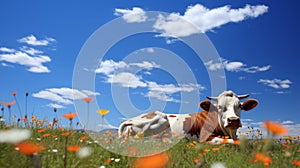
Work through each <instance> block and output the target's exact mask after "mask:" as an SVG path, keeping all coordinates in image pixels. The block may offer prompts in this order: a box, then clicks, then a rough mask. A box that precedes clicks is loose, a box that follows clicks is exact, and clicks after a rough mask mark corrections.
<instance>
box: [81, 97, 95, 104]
mask: <svg viewBox="0 0 300 168" xmlns="http://www.w3.org/2000/svg"><path fill="white" fill-rule="evenodd" d="M82 100H83V101H85V102H87V103H90V102H92V101H93V100H94V99H93V98H91V97H86V98H83V99H82Z"/></svg>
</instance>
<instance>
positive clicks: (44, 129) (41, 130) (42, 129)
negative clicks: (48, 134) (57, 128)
mask: <svg viewBox="0 0 300 168" xmlns="http://www.w3.org/2000/svg"><path fill="white" fill-rule="evenodd" d="M45 131H46V128H41V129H39V130H37V132H39V133H41V132H45Z"/></svg>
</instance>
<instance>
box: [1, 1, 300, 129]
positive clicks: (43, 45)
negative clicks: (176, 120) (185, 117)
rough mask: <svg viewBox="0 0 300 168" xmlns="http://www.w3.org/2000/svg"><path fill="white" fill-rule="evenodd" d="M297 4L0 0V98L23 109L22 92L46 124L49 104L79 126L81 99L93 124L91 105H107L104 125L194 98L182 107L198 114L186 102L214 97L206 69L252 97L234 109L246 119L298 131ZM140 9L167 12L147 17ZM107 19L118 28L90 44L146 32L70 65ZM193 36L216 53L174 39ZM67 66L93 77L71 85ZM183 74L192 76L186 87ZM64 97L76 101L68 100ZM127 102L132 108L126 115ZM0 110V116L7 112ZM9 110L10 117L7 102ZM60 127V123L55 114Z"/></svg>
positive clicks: (256, 124)
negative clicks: (136, 28)
mask: <svg viewBox="0 0 300 168" xmlns="http://www.w3.org/2000/svg"><path fill="white" fill-rule="evenodd" d="M296 3H297V2H293V3H288V2H284V3H283V2H273V1H272V2H270V1H239V2H236V1H175V2H174V1H164V2H159V3H153V2H150V1H142V2H141V1H107V2H100V1H89V2H88V3H87V2H83V1H76V2H74V1H64V2H60V1H51V2H50V1H48V2H37V1H26V2H22V1H9V2H8V1H7V2H1V5H0V17H1V27H0V72H1V77H2V78H1V87H0V101H1V102H9V101H12V100H14V97H13V96H12V95H11V92H14V91H16V92H18V94H17V99H18V102H19V105H20V107H21V112H22V113H23V114H25V93H26V92H28V93H29V97H28V107H27V111H28V114H30V115H31V114H32V113H34V115H36V116H38V117H39V118H47V119H49V120H52V117H54V116H55V115H54V113H53V107H57V108H58V112H57V113H58V115H59V117H60V116H61V114H62V113H68V112H69V111H71V112H75V111H78V113H79V117H80V119H81V121H82V122H84V121H85V120H86V119H85V117H86V111H85V109H86V107H87V106H86V103H85V102H83V101H82V100H81V99H82V98H84V97H94V98H95V101H94V102H92V103H91V104H90V106H91V108H90V116H91V118H92V119H91V120H90V122H91V125H93V128H97V127H99V126H98V124H99V123H101V120H100V119H101V118H100V116H97V114H96V113H95V111H96V109H99V108H103V109H109V110H110V113H109V114H108V115H107V116H106V119H107V122H108V123H109V124H110V125H113V126H118V125H119V123H120V119H121V118H126V117H131V116H134V115H137V114H139V113H142V112H146V111H149V110H150V111H151V110H154V109H158V110H164V111H165V112H167V113H176V112H179V111H180V110H179V108H180V107H181V105H182V106H184V107H187V106H189V104H191V103H193V105H195V106H196V109H195V108H194V106H193V105H191V106H189V107H191V111H184V112H185V113H190V112H195V111H196V110H200V109H197V104H195V103H194V102H195V101H196V102H200V101H202V100H204V99H205V96H207V95H208V96H217V95H211V94H212V85H211V79H210V76H209V74H215V73H216V72H218V71H220V72H223V71H224V73H225V74H224V76H218V78H220V80H221V81H225V82H226V83H225V84H226V89H227V90H233V91H234V92H236V93H237V94H247V93H249V94H251V96H250V97H251V98H255V99H257V100H259V102H260V104H259V105H258V106H257V107H256V108H255V109H253V110H252V111H250V112H244V113H242V118H244V119H245V122H244V123H245V124H247V125H250V126H254V127H261V122H263V121H265V120H273V121H277V122H280V123H283V124H285V125H286V126H288V127H289V128H290V132H291V133H292V134H299V128H300V123H299V120H298V118H299V117H300V116H299V113H298V112H297V111H296V110H295V109H297V107H296V106H297V104H299V103H300V102H299V98H298V97H299V94H300V92H299V84H298V83H299V77H298V76H297V72H298V67H299V65H298V64H299V63H298V58H297V55H298V52H297V51H298V50H297V49H298V46H299V39H300V33H299V31H298V30H299V29H300V23H299V21H298V20H297V18H299V17H300V16H299V15H300V13H299V11H297V8H296V7H297V4H296ZM149 11H157V12H156V14H157V13H158V12H166V13H164V15H161V16H156V17H150V16H149ZM176 18H181V19H183V20H184V22H181V21H180V20H178V19H176ZM114 19H116V20H115V21H120V22H123V23H124V25H125V26H124V27H123V26H114V27H112V30H111V32H109V33H107V36H105V37H103V38H102V39H101V38H100V39H99V38H98V39H97V40H98V41H97V42H98V43H97V44H95V45H96V47H98V46H99V51H100V48H101V47H103V46H104V44H106V43H107V38H110V37H111V38H113V37H115V36H117V34H118V32H123V31H125V29H126V28H127V25H128V26H130V25H143V24H145V23H148V24H151V29H152V31H151V32H148V33H140V34H134V35H132V36H129V37H126V38H124V39H118V43H116V44H115V45H113V46H111V47H110V48H109V50H108V51H107V52H106V53H103V54H104V55H102V57H101V59H100V55H92V56H90V57H88V56H86V58H87V59H89V58H94V59H95V61H94V62H93V63H94V64H93V65H90V66H86V67H80V66H78V65H80V61H79V62H78V60H80V58H81V59H85V55H84V54H80V51H82V49H83V47H84V44H88V43H87V42H88V41H89V39H91V38H92V37H93V35H95V34H93V33H95V32H96V31H97V30H99V29H101V28H102V27H105V26H109V24H110V23H112V21H113V20H114ZM118 19H119V20H118ZM187 23H188V24H187ZM190 24H192V25H193V26H191V25H190ZM110 33H111V34H110ZM203 33H204V34H203ZM197 35H201V36H206V37H207V38H208V39H209V40H208V41H206V42H209V41H210V42H211V44H212V45H213V46H214V47H215V49H216V51H217V52H218V55H219V56H220V59H218V60H215V59H211V60H209V59H207V60H205V61H203V60H201V59H199V57H198V56H197V54H196V53H195V52H193V51H191V48H189V46H187V45H186V44H184V43H183V42H182V41H181V40H180V39H185V38H188V37H189V36H197ZM200 45H202V44H199V48H200V47H201V46H200ZM95 53H96V52H95ZM202 56H203V55H202ZM202 56H201V57H202ZM209 56H210V55H208V57H209ZM79 57H80V58H79ZM175 58H176V59H175ZM99 59H100V60H99ZM97 61H98V62H97ZM77 68H79V69H77ZM76 70H79V71H81V72H82V73H87V74H89V75H92V77H94V80H91V81H82V83H89V84H91V85H95V87H92V89H91V88H73V86H74V76H73V75H74V74H75V76H76V73H78V72H77V71H76ZM171 71H172V72H171ZM189 74H191V75H192V76H194V77H195V80H196V82H195V83H193V80H191V78H190V76H189ZM178 81H181V82H178ZM77 82H78V81H77ZM80 82H81V81H80ZM127 92H128V94H127ZM195 95H198V97H197V96H195ZM73 96H74V99H75V102H78V106H80V107H77V106H76V107H75V106H74V104H73ZM124 96H125V97H124ZM125 99H128V100H126V101H125ZM129 100H130V103H131V104H128V102H127V101H129ZM151 103H152V105H151ZM192 106H193V107H192ZM132 107H134V108H135V110H136V111H134V110H133V111H127V110H128V109H131V108H132ZM187 109H189V108H187ZM193 109H195V110H193ZM5 112H6V117H7V109H5ZM12 112H13V113H14V114H16V115H17V117H19V111H18V108H17V106H16V105H14V106H13V107H12ZM61 123H62V124H65V123H66V121H64V119H62V120H61Z"/></svg>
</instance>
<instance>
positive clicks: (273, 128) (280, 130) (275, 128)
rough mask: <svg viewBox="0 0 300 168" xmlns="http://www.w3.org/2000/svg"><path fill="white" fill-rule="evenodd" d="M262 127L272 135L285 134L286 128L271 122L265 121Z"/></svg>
mask: <svg viewBox="0 0 300 168" xmlns="http://www.w3.org/2000/svg"><path fill="white" fill-rule="evenodd" d="M264 125H265V127H266V129H267V130H268V131H269V132H271V133H272V134H274V135H283V134H287V128H286V127H284V126H282V125H281V124H279V123H276V122H272V121H265V122H264Z"/></svg>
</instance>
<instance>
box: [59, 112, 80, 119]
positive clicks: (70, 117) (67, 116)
mask: <svg viewBox="0 0 300 168" xmlns="http://www.w3.org/2000/svg"><path fill="white" fill-rule="evenodd" d="M77 115H78V113H72V112H69V113H68V114H62V116H63V117H65V118H67V119H69V120H73V118H75V117H76V116H77Z"/></svg>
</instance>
